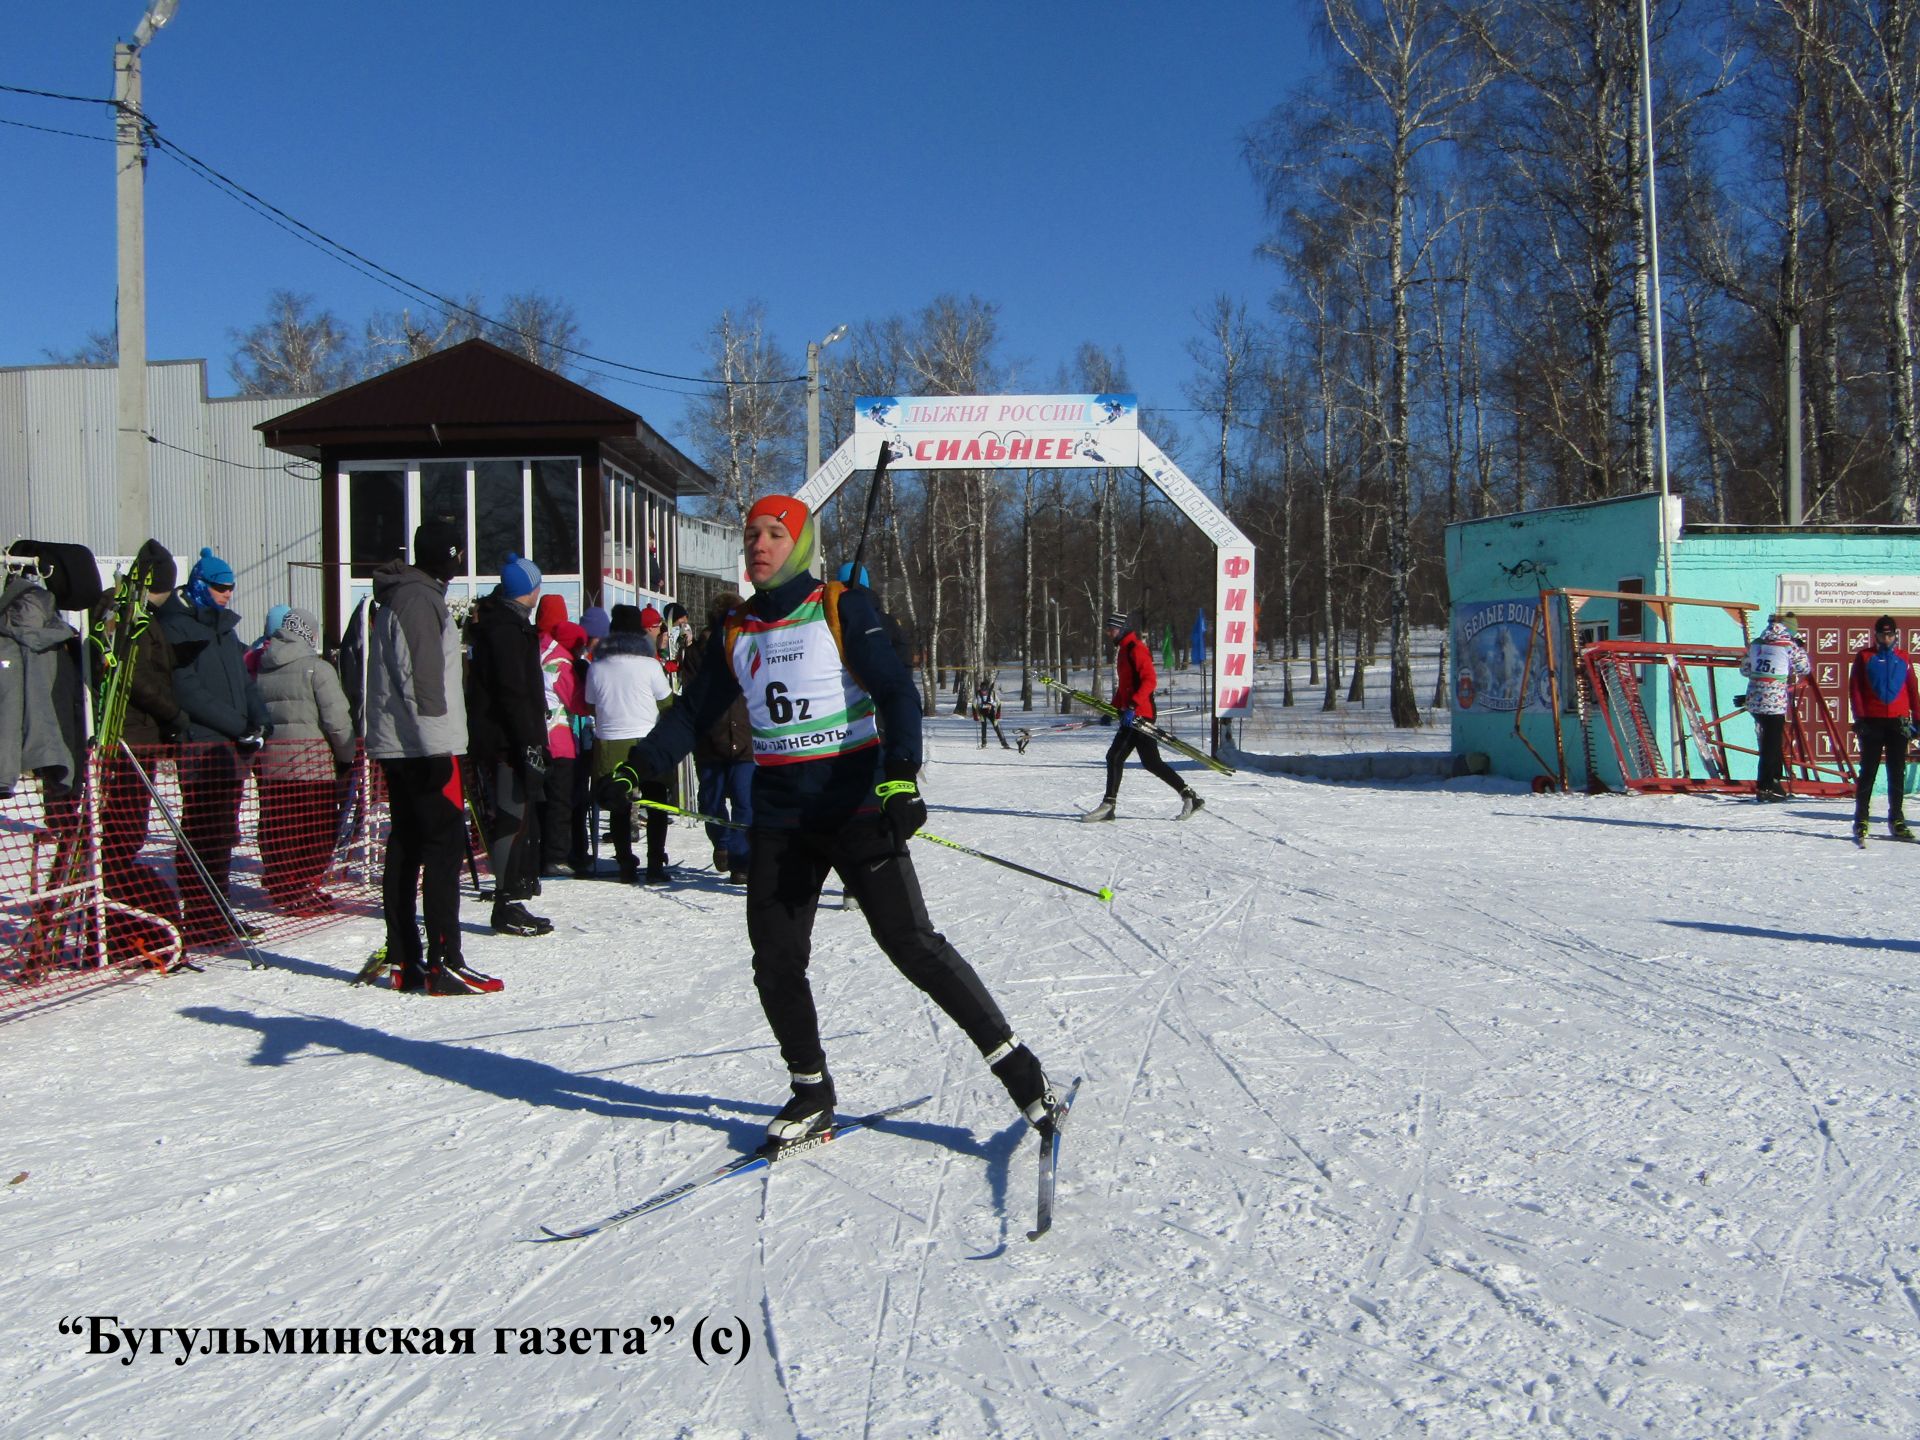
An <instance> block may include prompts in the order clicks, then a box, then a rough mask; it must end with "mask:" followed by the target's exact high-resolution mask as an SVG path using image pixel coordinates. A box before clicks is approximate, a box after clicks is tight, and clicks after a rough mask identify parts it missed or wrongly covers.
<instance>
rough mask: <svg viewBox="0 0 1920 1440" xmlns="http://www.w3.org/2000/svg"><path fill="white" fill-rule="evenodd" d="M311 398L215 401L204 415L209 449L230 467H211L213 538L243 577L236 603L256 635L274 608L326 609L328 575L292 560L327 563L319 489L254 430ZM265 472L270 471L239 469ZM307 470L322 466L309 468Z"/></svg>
mask: <svg viewBox="0 0 1920 1440" xmlns="http://www.w3.org/2000/svg"><path fill="white" fill-rule="evenodd" d="M304 403H305V401H304V400H289V399H277V398H276V399H266V398H255V397H247V398H243V399H232V400H215V401H213V402H211V403H210V404H209V405H208V406H206V407H205V409H204V411H203V412H202V413H203V415H204V416H205V421H206V427H207V445H206V447H205V449H206V452H207V453H208V454H210V455H215V456H218V457H219V458H220V460H222V461H229V462H232V463H229V464H219V463H216V462H213V461H209V462H207V469H208V470H209V471H212V472H213V474H212V475H211V476H210V477H209V478H210V484H211V487H212V489H213V490H214V492H215V493H216V494H217V495H218V496H219V497H220V504H219V505H218V506H217V507H216V512H215V516H214V522H213V533H214V534H215V535H217V536H218V537H219V542H218V544H216V546H215V548H216V549H218V545H219V544H225V545H227V546H228V547H230V548H229V549H228V550H221V551H220V554H221V555H223V556H224V557H225V558H226V559H227V560H228V561H229V562H231V564H232V565H233V568H234V570H235V571H236V572H237V574H238V577H239V585H238V587H237V589H236V591H235V595H234V605H235V607H236V608H237V609H238V610H239V611H240V613H241V615H243V616H245V617H246V620H247V622H249V623H247V624H243V625H242V626H241V629H242V630H249V629H251V628H252V627H253V626H254V625H257V624H258V623H259V622H261V621H263V620H265V618H266V613H267V611H268V609H269V608H271V607H272V606H274V605H278V604H289V605H298V606H300V607H301V608H302V609H305V610H311V611H312V612H313V613H314V614H315V615H319V614H320V609H321V583H322V582H321V572H320V571H318V570H313V569H305V568H302V569H293V568H291V567H290V564H289V562H292V561H307V562H317V561H318V560H319V559H320V484H319V481H318V479H317V478H316V479H311V480H302V479H299V478H297V477H296V476H294V475H290V474H288V473H287V471H286V469H285V466H286V465H287V464H288V463H289V462H290V461H292V457H291V456H287V455H282V454H280V453H279V452H278V451H274V450H269V449H267V447H266V446H265V445H264V444H262V443H261V440H260V436H259V433H258V432H257V431H255V430H254V428H253V427H254V426H255V425H258V424H259V423H260V422H261V421H263V420H269V419H272V418H273V417H274V416H275V415H279V414H283V413H284V412H286V411H288V410H291V409H293V408H294V407H295V406H296V405H300V404H304ZM241 466H247V467H265V468H247V469H242V468H238V467H241ZM300 468H302V469H305V470H313V469H314V468H315V467H312V466H303V467H300Z"/></svg>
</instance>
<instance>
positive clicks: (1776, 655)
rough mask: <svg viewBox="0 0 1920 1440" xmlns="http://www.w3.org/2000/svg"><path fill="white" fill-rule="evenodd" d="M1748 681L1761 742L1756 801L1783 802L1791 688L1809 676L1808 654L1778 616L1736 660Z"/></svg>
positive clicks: (1749, 710) (1749, 708) (1749, 704)
mask: <svg viewBox="0 0 1920 1440" xmlns="http://www.w3.org/2000/svg"><path fill="white" fill-rule="evenodd" d="M1740 673H1741V674H1742V675H1744V676H1746V677H1747V680H1748V682H1749V683H1748V685H1747V713H1748V714H1749V715H1751V716H1752V717H1753V728H1754V731H1755V733H1756V735H1757V737H1758V739H1759V744H1760V774H1759V786H1758V790H1757V792H1756V794H1755V795H1754V798H1755V799H1756V800H1759V801H1761V802H1762V803H1767V802H1771V801H1776V800H1784V799H1786V798H1787V792H1786V791H1785V790H1784V789H1783V788H1781V784H1780V780H1781V776H1782V774H1783V773H1784V771H1785V768H1786V763H1785V751H1786V737H1787V709H1788V707H1789V706H1790V705H1791V704H1792V703H1793V687H1794V686H1795V685H1798V684H1799V683H1800V682H1801V681H1802V680H1804V679H1805V678H1806V677H1807V676H1808V675H1810V674H1812V673H1813V662H1812V661H1811V660H1810V659H1808V658H1807V652H1806V650H1805V648H1803V647H1802V646H1801V644H1800V642H1799V640H1797V639H1796V638H1795V637H1794V633H1793V631H1791V630H1790V629H1788V628H1787V625H1786V622H1785V621H1784V620H1782V619H1781V617H1780V616H1778V615H1769V616H1768V617H1767V628H1766V629H1764V630H1762V631H1761V632H1760V633H1759V634H1758V635H1757V636H1755V637H1754V641H1753V643H1752V644H1751V645H1749V646H1747V655H1746V658H1745V659H1744V660H1742V661H1741V662H1740Z"/></svg>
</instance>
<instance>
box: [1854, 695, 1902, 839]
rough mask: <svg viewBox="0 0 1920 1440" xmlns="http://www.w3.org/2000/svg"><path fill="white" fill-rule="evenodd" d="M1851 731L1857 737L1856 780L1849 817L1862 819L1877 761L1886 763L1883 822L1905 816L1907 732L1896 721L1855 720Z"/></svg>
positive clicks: (1893, 822) (1896, 821)
mask: <svg viewBox="0 0 1920 1440" xmlns="http://www.w3.org/2000/svg"><path fill="white" fill-rule="evenodd" d="M1853 728H1854V730H1855V731H1856V732H1857V733H1858V734H1859V736H1860V783H1859V784H1858V785H1856V786H1855V787H1854V792H1853V818H1854V819H1855V820H1865V819H1866V818H1867V805H1868V802H1869V801H1871V800H1872V799H1873V782H1874V781H1875V780H1877V779H1878V778H1879V776H1880V762H1881V760H1882V759H1883V758H1884V759H1885V761H1886V764H1887V823H1888V824H1890V825H1898V824H1899V823H1900V822H1901V821H1902V820H1904V819H1906V808H1905V807H1906V800H1907V732H1906V730H1905V729H1904V728H1903V727H1902V725H1901V722H1900V721H1898V720H1874V719H1867V720H1856V721H1854V724H1853Z"/></svg>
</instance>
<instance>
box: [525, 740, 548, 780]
mask: <svg viewBox="0 0 1920 1440" xmlns="http://www.w3.org/2000/svg"><path fill="white" fill-rule="evenodd" d="M551 759H552V756H551V755H550V754H549V753H548V751H547V747H546V746H544V745H529V746H527V751H526V766H527V770H528V771H529V773H531V774H534V775H544V774H546V773H547V765H548V763H549V762H550V761H551Z"/></svg>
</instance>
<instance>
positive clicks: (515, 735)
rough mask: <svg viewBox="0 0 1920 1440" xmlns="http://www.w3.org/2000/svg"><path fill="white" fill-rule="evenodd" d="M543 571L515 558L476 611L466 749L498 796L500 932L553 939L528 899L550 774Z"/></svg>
mask: <svg viewBox="0 0 1920 1440" xmlns="http://www.w3.org/2000/svg"><path fill="white" fill-rule="evenodd" d="M540 579H541V577H540V567H539V566H537V565H535V564H534V563H533V561H531V560H528V559H525V558H523V557H522V556H519V555H513V554H509V555H508V556H507V563H506V564H504V565H502V566H501V567H500V583H499V584H498V585H496V586H494V588H493V590H492V591H491V592H490V593H488V594H486V595H483V596H482V597H481V598H480V600H479V603H477V604H476V605H475V606H474V607H473V620H472V621H471V623H470V625H469V628H468V631H467V635H468V643H469V645H470V647H471V648H470V650H469V652H468V653H469V655H470V657H471V658H470V662H469V664H468V666H467V746H468V748H467V753H468V754H469V755H470V756H471V757H472V758H473V765H474V770H475V772H476V773H477V774H478V775H479V776H480V778H481V781H482V783H483V784H484V785H485V786H486V792H487V795H488V798H489V799H490V800H491V802H492V804H491V807H490V808H491V814H490V815H489V816H488V818H487V864H488V868H490V869H491V870H492V871H493V928H494V930H495V931H496V932H498V933H500V934H503V935H529V936H531V935H545V934H547V933H548V932H549V931H551V930H552V929H553V923H552V922H551V921H550V920H548V919H546V918H545V917H544V916H541V915H534V914H531V913H529V912H528V910H527V908H526V906H525V905H524V904H522V903H521V902H523V901H525V900H529V899H531V898H532V897H533V896H535V895H537V894H539V893H540V876H539V870H540V860H539V857H540V844H539V834H538V830H537V821H536V819H535V816H536V813H537V806H538V805H539V802H540V801H541V799H542V798H543V797H544V794H545V791H544V785H545V781H546V773H547V761H548V759H549V756H548V753H547V680H546V672H545V671H543V670H542V669H541V668H540V635H539V632H538V631H537V630H536V629H535V628H534V623H533V610H534V606H536V605H537V604H539V601H540Z"/></svg>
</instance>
